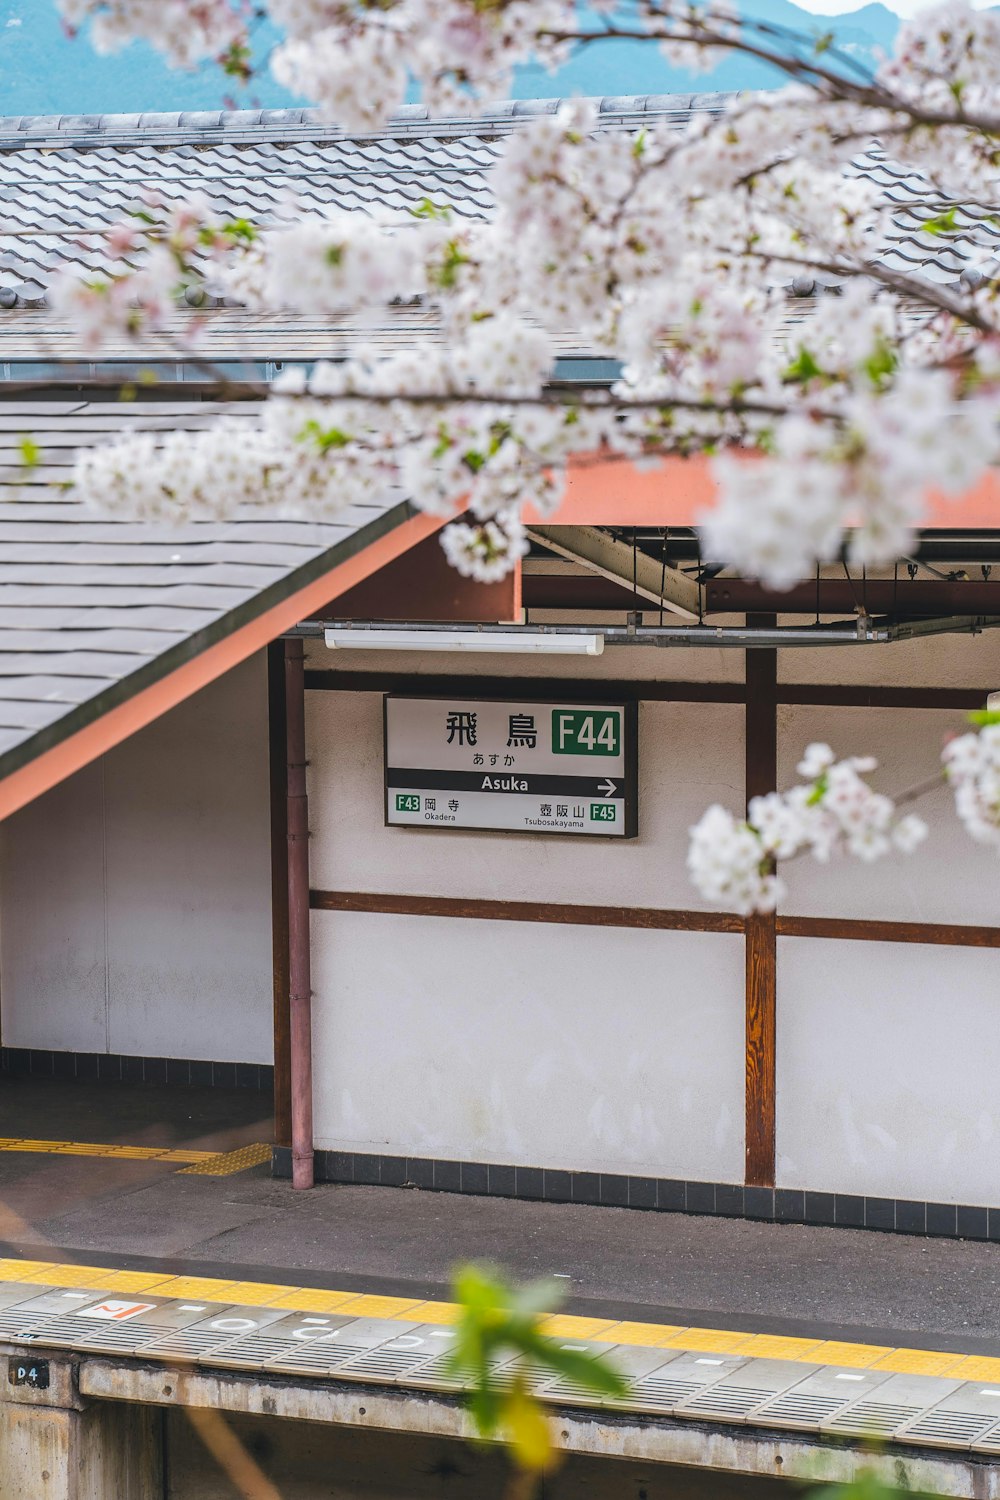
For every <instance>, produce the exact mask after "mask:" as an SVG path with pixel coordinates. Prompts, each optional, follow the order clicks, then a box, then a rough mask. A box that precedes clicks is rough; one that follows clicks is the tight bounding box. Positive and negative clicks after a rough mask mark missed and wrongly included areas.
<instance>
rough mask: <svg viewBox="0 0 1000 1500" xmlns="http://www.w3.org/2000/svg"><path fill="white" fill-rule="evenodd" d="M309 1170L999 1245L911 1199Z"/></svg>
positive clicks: (489, 1174) (657, 1183)
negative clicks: (989, 1242) (984, 1241)
mask: <svg viewBox="0 0 1000 1500" xmlns="http://www.w3.org/2000/svg"><path fill="white" fill-rule="evenodd" d="M315 1171H316V1181H317V1182H338V1183H346V1184H351V1185H354V1186H362V1185H363V1186H366V1187H374V1186H380V1187H409V1188H424V1189H428V1190H431V1191H434V1192H439V1193H471V1194H473V1195H484V1194H490V1195H491V1196H493V1197H499V1198H532V1199H535V1200H537V1201H540V1202H545V1203H586V1204H590V1205H592V1206H595V1207H597V1206H600V1207H604V1208H608V1207H615V1208H631V1209H638V1210H652V1211H654V1212H659V1213H681V1214H683V1213H686V1214H711V1215H714V1216H715V1217H716V1218H726V1219H757V1220H764V1221H766V1222H770V1223H775V1224H813V1225H825V1226H829V1227H837V1228H842V1229H873V1230H881V1231H882V1232H883V1233H889V1234H921V1235H930V1236H933V1237H935V1238H940V1239H969V1240H993V1241H1000V1209H997V1208H989V1209H986V1208H978V1207H975V1206H962V1205H959V1206H958V1207H956V1206H955V1205H954V1204H952V1203H922V1202H917V1201H914V1200H913V1199H910V1198H862V1197H858V1196H855V1195H854V1194H851V1193H828V1192H822V1193H820V1192H811V1191H810V1190H809V1189H801V1188H758V1187H743V1186H742V1184H740V1183H732V1182H684V1181H681V1180H679V1179H677V1178H672V1177H629V1176H627V1175H625V1174H624V1173H614V1172H612V1173H608V1172H600V1173H599V1172H566V1171H561V1170H558V1169H553V1168H551V1167H546V1168H542V1167H523V1166H498V1165H497V1164H496V1163H495V1162H490V1163H485V1162H470V1161H463V1162H457V1161H436V1160H434V1159H433V1158H430V1157H426V1156H410V1157H402V1156H379V1155H377V1154H376V1153H374V1152H360V1151H317V1152H316V1153H315ZM271 1172H272V1174H273V1175H274V1176H275V1177H291V1175H292V1153H291V1151H290V1150H289V1148H288V1147H287V1146H274V1147H273V1148H272V1151H271Z"/></svg>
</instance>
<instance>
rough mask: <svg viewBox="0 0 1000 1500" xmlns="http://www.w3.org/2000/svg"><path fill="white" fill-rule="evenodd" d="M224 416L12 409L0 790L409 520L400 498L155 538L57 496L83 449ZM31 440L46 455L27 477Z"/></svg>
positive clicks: (2, 439) (4, 441) (6, 454)
mask: <svg viewBox="0 0 1000 1500" xmlns="http://www.w3.org/2000/svg"><path fill="white" fill-rule="evenodd" d="M219 410H220V408H219V407H218V406H209V405H207V404H199V403H197V402H166V401H158V402H148V403H138V402H135V403H132V402H130V403H122V402H109V403H107V404H103V403H101V402H99V401H54V402H32V403H30V404H29V403H25V402H22V403H16V402H0V476H2V477H3V478H4V479H6V481H7V482H6V483H0V778H2V777H3V776H5V775H7V774H9V773H10V772H11V771H13V770H16V769H17V768H18V767H19V766H21V765H23V764H25V763H26V762H27V761H28V760H31V759H32V758H33V757H34V756H36V755H38V754H40V753H41V752H42V751H44V750H46V749H48V748H50V746H51V745H53V744H55V743H57V742H58V741H59V740H61V739H64V738H65V737H67V736H68V735H69V734H71V733H73V732H74V731H75V730H77V729H80V728H82V727H83V726H84V725H85V724H87V723H89V722H91V721H92V720H94V719H96V718H98V717H100V716H101V715H102V714H104V713H105V712H107V711H108V709H110V708H112V707H114V706H115V705H116V704H118V703H120V702H123V701H124V700H125V699H127V698H129V697H131V696H132V695H133V694H134V693H136V692H138V691H140V690H141V689H142V688H144V687H146V686H148V685H149V684H150V683H151V682H153V681H156V680H157V679H158V678H160V677H163V676H165V675H166V674H167V673H168V672H170V671H171V670H173V668H174V667H176V666H179V665H181V663H183V662H184V661H186V660H188V659H190V658H191V657H193V656H196V655H198V654H200V653H201V652H202V651H204V650H205V649H206V648H207V647H208V646H210V645H212V644H213V643H214V642H215V641H217V640H220V639H222V638H223V637H224V636H226V635H228V634H230V633H231V632H232V631H233V630H236V629H238V628H239V627H240V626H241V625H243V624H245V623H246V622H247V621H248V620H250V619H253V618H254V617H256V616H257V615H260V614H263V613H264V612H265V611H266V610H267V609H268V608H270V607H271V606H272V605H274V604H276V603H278V602H279V601H280V600H282V599H284V598H287V597H288V596H289V595H290V594H293V593H295V592H296V591H297V590H298V589H301V588H304V587H305V586H306V585H307V584H309V583H311V582H312V580H313V579H315V578H319V577H321V576H322V575H323V574H325V573H327V572H328V571H329V570H330V569H331V568H333V567H335V566H336V565H337V564H338V563H339V562H341V561H342V560H343V559H344V558H346V557H349V556H351V555H353V554H354V553H356V552H357V551H359V550H360V549H362V548H363V547H365V546H367V545H368V544H369V543H370V542H372V541H374V540H375V539H376V538H377V537H379V536H381V535H383V534H384V533H385V532H386V531H387V530H390V529H391V528H392V527H394V526H396V525H398V524H399V523H400V522H401V521H403V520H405V519H406V517H407V516H408V514H409V508H408V507H407V506H406V505H405V504H403V503H401V502H400V500H399V498H398V497H394V498H392V499H389V500H387V501H386V503H385V504H383V505H373V506H356V507H354V508H353V509H351V510H348V511H345V512H343V513H342V514H341V515H340V516H338V518H337V520H336V521H331V522H323V523H318V522H295V521H280V520H266V519H260V518H259V517H256V516H254V517H248V518H246V519H237V520H233V521H228V522H198V523H192V524H188V525H179V526H169V527H167V526H153V525H150V524H148V523H143V522H140V521H116V520H104V519H100V518H98V517H95V516H94V515H93V514H91V513H90V512H88V511H87V510H85V509H84V507H83V506H82V505H81V504H80V503H79V501H77V500H74V499H73V498H72V497H71V496H70V495H69V494H67V493H66V491H65V490H64V489H62V488H61V484H62V482H63V481H65V480H66V479H67V478H68V477H69V471H70V467H71V465H72V461H73V455H74V453H75V451H76V449H77V447H78V446H80V445H81V444H91V443H94V442H99V441H101V440H102V439H103V438H106V437H110V436H111V435H113V434H114V433H116V432H118V431H121V430H122V429H123V428H126V427H127V428H129V429H131V430H134V429H136V428H139V427H147V428H148V427H152V428H160V429H174V428H178V427H180V428H184V429H192V430H193V429H195V428H197V427H199V426H202V425H204V424H205V423H206V422H207V421H210V420H211V419H212V418H213V417H214V416H216V415H217V414H218V412H219ZM241 411H242V412H245V413H246V414H247V416H248V417H251V416H252V414H253V408H252V406H247V405H241V407H239V408H237V409H236V412H235V414H236V415H239V414H240V412H241ZM26 433H30V434H31V436H32V437H33V439H34V441H35V442H36V443H37V444H38V445H39V448H40V450H41V451H40V458H39V463H38V466H37V468H36V469H34V470H33V471H32V472H31V473H30V475H29V476H28V478H27V479H25V478H24V477H23V476H24V470H23V466H20V465H19V457H20V454H19V443H20V439H21V437H22V435H23V434H26ZM15 474H16V475H17V484H16V486H15V485H14V484H13V483H12V476H14V475H15Z"/></svg>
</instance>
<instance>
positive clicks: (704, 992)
mask: <svg viewBox="0 0 1000 1500" xmlns="http://www.w3.org/2000/svg"><path fill="white" fill-rule="evenodd" d="M313 984H314V988H315V994H316V999H315V1002H314V1018H313V1027H314V1032H313V1034H314V1069H315V1078H316V1080H317V1088H316V1100H315V1111H316V1116H315V1128H316V1144H317V1145H318V1146H320V1147H326V1148H329V1149H344V1150H359V1151H376V1152H378V1151H380V1152H385V1153H387V1154H394V1155H407V1154H408V1155H411V1156H436V1157H444V1158H449V1159H454V1158H458V1159H467V1160H476V1161H495V1162H514V1163H520V1164H524V1165H531V1166H548V1167H561V1168H570V1169H577V1170H587V1171H608V1172H630V1173H634V1174H637V1175H644V1176H646V1175H648V1176H663V1177H691V1178H705V1179H710V1180H718V1179H722V1180H729V1181H739V1180H740V1179H741V1177H742V1172H743V944H742V941H741V939H740V938H739V937H737V936H727V935H722V934H704V933H680V932H646V931H626V930H621V929H614V928H595V927H562V926H558V927H557V926H547V925H542V924H535V923H524V924H512V923H506V922H482V921H478V920H457V919H451V918H439V917H398V918H393V917H386V916H381V915H376V914H368V913H333V912H315V913H314V914H313Z"/></svg>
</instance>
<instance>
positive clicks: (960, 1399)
mask: <svg viewBox="0 0 1000 1500" xmlns="http://www.w3.org/2000/svg"><path fill="white" fill-rule="evenodd" d="M56 1269H57V1268H55V1267H49V1266H46V1265H44V1264H42V1263H38V1264H37V1265H35V1266H31V1265H30V1263H22V1274H23V1276H24V1278H25V1279H24V1281H23V1282H22V1283H21V1284H13V1283H8V1284H6V1285H0V1340H5V1341H7V1342H8V1343H12V1344H14V1345H17V1344H26V1345H27V1344H30V1345H41V1346H43V1347H48V1348H62V1349H67V1350H73V1349H77V1350H80V1351H81V1353H86V1352H95V1353H96V1352H103V1353H106V1354H120V1355H123V1356H125V1357H128V1356H133V1357H138V1358H142V1359H163V1360H167V1361H171V1362H173V1361H187V1360H189V1361H191V1362H192V1363H193V1364H199V1365H213V1364H214V1365H218V1366H219V1367H220V1368H229V1369H233V1368H242V1369H246V1370H257V1371H261V1372H264V1371H268V1372H273V1373H275V1374H282V1375H287V1376H292V1375H298V1376H301V1377H314V1378H320V1379H321V1378H324V1377H327V1378H332V1379H335V1380H352V1381H354V1380H356V1381H359V1382H363V1381H370V1382H373V1383H376V1384H377V1383H381V1384H385V1385H403V1386H412V1387H414V1388H415V1389H418V1390H440V1391H455V1390H457V1389H461V1387H462V1385H463V1384H464V1383H465V1382H464V1381H463V1379H462V1377H461V1375H456V1373H455V1372H454V1370H453V1369H452V1367H451V1363H450V1359H449V1352H448V1351H449V1346H450V1345H451V1343H452V1341H453V1339H454V1334H453V1333H452V1332H451V1331H450V1329H448V1328H446V1327H441V1326H440V1325H437V1324H434V1323H426V1322H420V1321H419V1318H420V1315H421V1313H423V1315H424V1316H425V1317H426V1311H427V1310H431V1309H433V1306H434V1304H427V1303H408V1302H406V1301H405V1299H403V1300H402V1301H400V1299H396V1301H399V1302H400V1308H399V1311H398V1313H397V1315H396V1316H395V1317H393V1316H375V1315H371V1316H356V1317H352V1316H351V1314H350V1308H351V1304H353V1305H354V1306H356V1307H358V1308H359V1309H361V1308H363V1309H365V1310H366V1311H368V1310H369V1308H370V1306H371V1304H372V1302H373V1300H375V1299H370V1298H365V1297H358V1296H347V1295H345V1296H343V1297H341V1296H340V1295H339V1294H335V1293H319V1294H317V1296H316V1300H317V1301H319V1300H320V1299H322V1298H324V1297H325V1298H326V1299H327V1300H328V1301H330V1302H332V1303H333V1304H334V1305H335V1306H336V1307H338V1308H341V1309H343V1308H346V1309H347V1311H343V1310H340V1311H337V1312H329V1313H326V1314H321V1313H318V1312H310V1311H306V1310H301V1311H296V1310H293V1311H289V1310H288V1308H287V1307H285V1308H281V1307H275V1306H274V1305H273V1304H272V1305H271V1306H266V1305H263V1302H262V1299H258V1300H257V1301H256V1302H248V1303H247V1304H236V1303H233V1302H229V1303H224V1302H210V1301H207V1300H205V1301H203V1300H201V1297H203V1296H204V1292H205V1290H206V1289H208V1288H209V1287H211V1288H212V1289H213V1290H214V1289H215V1288H218V1290H217V1291H216V1295H219V1294H220V1293H221V1294H222V1295H226V1293H227V1292H229V1294H230V1295H231V1294H232V1290H233V1289H235V1288H236V1287H237V1286H239V1285H241V1284H239V1283H230V1282H225V1281H217V1282H212V1281H210V1280H206V1279H205V1278H188V1279H186V1280H185V1279H184V1278H174V1279H173V1282H172V1284H173V1286H174V1287H176V1288H177V1289H178V1290H179V1291H181V1289H183V1294H184V1295H187V1296H192V1294H194V1295H195V1296H196V1297H197V1298H198V1300H194V1301H185V1300H183V1296H177V1297H169V1296H163V1295H159V1296H158V1295H157V1294H156V1293H155V1292H153V1293H151V1292H149V1291H146V1290H145V1289H144V1288H136V1289H135V1291H134V1292H133V1291H132V1289H131V1288H124V1287H123V1288H122V1291H121V1293H118V1292H116V1293H115V1295H114V1296H108V1294H107V1292H106V1291H103V1290H95V1289H93V1287H91V1288H90V1289H87V1287H86V1285H85V1283H86V1281H87V1279H89V1278H88V1273H87V1268H83V1267H78V1268H75V1271H74V1272H73V1273H71V1277H68V1278H67V1280H68V1281H70V1285H69V1286H65V1285H63V1286H60V1285H58V1284H56V1285H53V1284H52V1277H51V1275H50V1274H49V1273H52V1272H54V1271H55V1270H56ZM111 1274H116V1273H111ZM126 1274H131V1273H126ZM32 1275H33V1276H35V1278H36V1279H35V1281H34V1282H33V1283H32V1282H31V1281H29V1280H28V1278H29V1277H30V1276H32ZM47 1276H48V1280H47V1279H46V1278H47ZM74 1282H75V1286H74V1285H73V1283H74ZM170 1285H171V1279H170V1278H167V1279H165V1280H164V1281H162V1282H158V1283H157V1286H158V1287H163V1288H166V1287H169V1286H170ZM271 1292H272V1293H273V1294H279V1293H280V1294H281V1296H280V1297H279V1299H278V1300H285V1301H287V1300H293V1301H297V1300H299V1299H298V1296H297V1295H296V1296H295V1297H294V1298H291V1299H289V1298H286V1297H285V1294H284V1290H283V1288H281V1287H275V1288H272V1289H271ZM136 1294H137V1295H138V1297H139V1298H141V1299H143V1300H132V1299H133V1297H134V1296H135V1295H136ZM386 1300H387V1299H383V1302H385V1301H386ZM388 1300H389V1301H391V1300H392V1299H388ZM378 1305H379V1308H380V1311H381V1309H382V1303H379V1304H378ZM405 1308H413V1309H414V1310H415V1311H416V1312H417V1319H416V1320H414V1321H411V1322H406V1321H404V1319H405ZM387 1311H388V1309H387ZM569 1321H570V1320H568V1319H566V1320H564V1323H565V1324H569ZM580 1322H581V1323H582V1324H584V1326H587V1324H586V1320H580ZM589 1326H590V1327H593V1320H590V1325H589ZM562 1330H563V1324H560V1332H562ZM567 1331H568V1329H567ZM594 1331H595V1332H596V1331H597V1328H596V1327H594ZM601 1331H602V1333H603V1332H604V1329H603V1327H602V1329H601ZM641 1331H642V1330H641V1329H640V1332H641ZM607 1333H610V1334H611V1336H612V1338H613V1336H614V1325H611V1326H609V1327H608V1329H607ZM553 1342H554V1343H555V1345H556V1347H559V1346H560V1343H561V1341H560V1340H558V1339H556V1340H554V1341H553ZM561 1347H562V1348H564V1349H565V1348H569V1349H573V1350H574V1351H576V1352H578V1353H580V1354H583V1355H585V1356H589V1357H593V1358H597V1357H601V1356H602V1355H609V1356H610V1359H611V1362H612V1363H614V1364H615V1365H617V1366H618V1368H619V1370H620V1373H621V1374H622V1376H623V1378H624V1379H625V1380H626V1382H627V1387H628V1388H627V1394H626V1395H625V1396H623V1397H617V1396H609V1395H601V1394H595V1393H594V1392H592V1391H590V1390H588V1389H587V1388H586V1385H585V1383H581V1382H579V1381H577V1380H575V1379H572V1378H568V1377H565V1376H557V1377H553V1375H552V1373H551V1372H543V1371H541V1370H539V1369H538V1368H537V1367H536V1366H534V1365H533V1364H531V1363H529V1362H526V1361H525V1360H524V1359H520V1358H519V1359H510V1360H507V1361H502V1362H500V1363H499V1364H498V1365H497V1367H496V1368H495V1369H494V1372H493V1378H494V1383H495V1384H496V1385H498V1386H499V1387H501V1388H503V1387H505V1386H508V1387H509V1385H510V1384H511V1383H512V1382H513V1380H514V1379H515V1378H516V1377H517V1376H518V1375H519V1374H522V1375H525V1376H526V1377H527V1380H528V1382H529V1384H530V1385H531V1386H532V1387H533V1388H534V1389H535V1390H536V1391H538V1393H539V1395H540V1396H541V1397H542V1399H543V1400H545V1401H546V1402H547V1403H551V1404H554V1405H564V1406H578V1407H581V1408H590V1409H593V1408H594V1407H601V1406H606V1407H612V1408H614V1409H615V1410H616V1411H618V1412H620V1413H623V1414H624V1413H626V1412H628V1411H635V1412H653V1413H659V1414H664V1415H672V1416H676V1417H679V1418H687V1419H689V1420H692V1419H697V1420H699V1421H702V1422H705V1421H718V1422H736V1423H741V1424H745V1425H750V1426H759V1427H762V1428H767V1427H775V1428H780V1427H783V1426H784V1427H792V1428H798V1429H800V1430H811V1431H813V1432H817V1433H820V1434H826V1435H830V1436H833V1435H834V1434H842V1435H843V1436H859V1437H860V1436H864V1435H874V1436H879V1437H881V1438H882V1439H883V1440H888V1441H896V1442H906V1443H910V1442H912V1443H919V1444H922V1445H923V1446H925V1447H930V1448H939V1449H942V1450H947V1449H950V1450H952V1451H954V1450H956V1449H958V1450H960V1451H964V1452H969V1451H970V1450H971V1451H974V1452H978V1453H983V1454H988V1455H996V1454H998V1453H1000V1384H998V1385H997V1386H996V1387H990V1386H981V1385H979V1384H978V1383H977V1382H976V1381H973V1380H968V1379H965V1380H963V1379H960V1378H954V1377H951V1378H949V1377H942V1376H940V1375H938V1376H934V1375H929V1374H928V1375H925V1374H918V1373H906V1374H901V1373H893V1372H892V1370H891V1368H890V1369H878V1368H873V1367H871V1363H870V1362H869V1366H868V1367H867V1368H865V1369H864V1370H859V1369H857V1368H855V1369H853V1370H852V1369H846V1370H845V1369H843V1368H841V1369H838V1368H837V1367H836V1366H823V1365H818V1364H815V1363H814V1364H811V1365H807V1364H805V1363H803V1362H797V1361H795V1360H794V1359H789V1358H767V1357H760V1356H757V1357H754V1356H752V1355H748V1354H746V1353H729V1354H722V1353H717V1354H714V1355H709V1354H706V1353H704V1352H700V1351H699V1350H697V1349H695V1350H691V1349H688V1350H684V1349H679V1348H676V1347H675V1348H667V1347H663V1345H662V1344H661V1346H660V1347H655V1346H654V1345H653V1344H652V1343H649V1342H647V1343H645V1344H635V1345H626V1344H621V1345H615V1344H613V1343H611V1342H610V1340H608V1341H607V1342H600V1343H597V1342H594V1341H592V1340H587V1339H586V1338H583V1339H581V1341H580V1342H576V1343H569V1344H565V1343H563V1344H561ZM810 1347H811V1348H813V1349H815V1350H817V1351H818V1350H819V1349H820V1348H821V1347H822V1346H821V1345H812V1346H810ZM836 1347H837V1349H838V1352H839V1350H840V1348H841V1346H840V1345H837V1346H836ZM781 1348H782V1354H785V1353H790V1352H791V1351H786V1350H785V1348H784V1346H781ZM956 1360H957V1366H958V1367H963V1366H964V1367H965V1368H967V1369H969V1370H970V1371H972V1370H975V1371H976V1373H978V1372H979V1368H980V1366H982V1367H983V1369H984V1371H985V1378H986V1379H989V1378H991V1376H992V1369H993V1363H994V1362H993V1361H989V1360H985V1359H983V1358H981V1357H978V1356H977V1357H976V1358H975V1359H973V1357H971V1356H970V1357H968V1358H963V1357H962V1356H956Z"/></svg>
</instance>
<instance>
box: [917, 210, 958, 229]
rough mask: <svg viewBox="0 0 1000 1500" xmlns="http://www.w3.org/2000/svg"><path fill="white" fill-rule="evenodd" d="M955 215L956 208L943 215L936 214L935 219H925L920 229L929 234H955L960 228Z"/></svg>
mask: <svg viewBox="0 0 1000 1500" xmlns="http://www.w3.org/2000/svg"><path fill="white" fill-rule="evenodd" d="M955 213H956V211H955V209H954V208H949V209H947V210H946V211H945V212H944V213H943V214H936V215H935V216H934V218H933V219H925V220H924V222H923V223H922V224H921V226H920V227H921V229H924V230H926V231H927V233H928V234H954V232H955V231H956V230H957V229H958V227H959V226H958V224H957V222H956V218H955Z"/></svg>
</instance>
